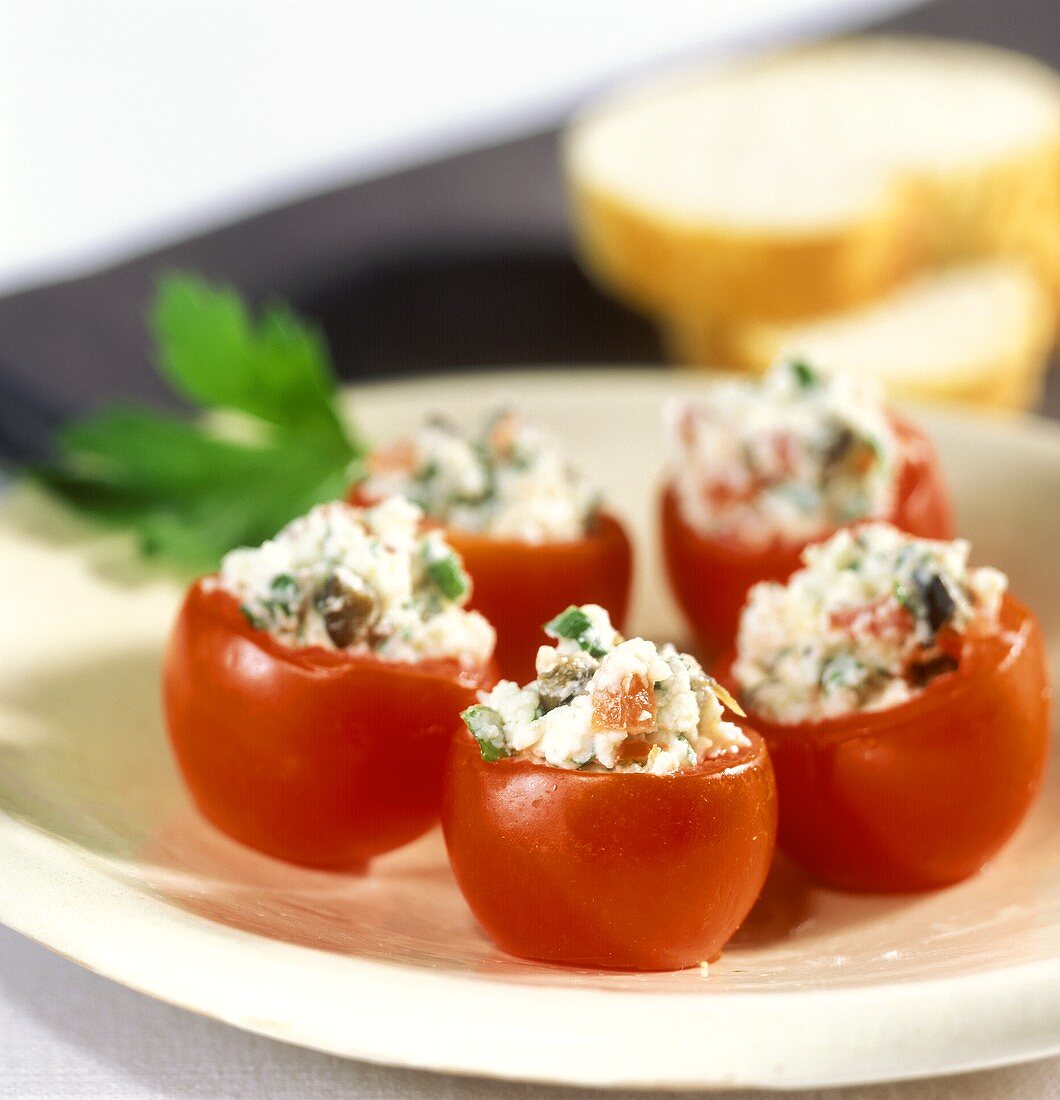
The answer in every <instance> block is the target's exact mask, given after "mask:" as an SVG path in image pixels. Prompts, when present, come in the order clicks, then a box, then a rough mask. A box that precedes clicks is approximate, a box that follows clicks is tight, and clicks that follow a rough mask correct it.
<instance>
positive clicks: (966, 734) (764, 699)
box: [723, 524, 1049, 891]
mask: <svg viewBox="0 0 1060 1100" xmlns="http://www.w3.org/2000/svg"><path fill="white" fill-rule="evenodd" d="M967 559H968V544H967V543H966V542H963V541H960V540H958V541H956V542H950V543H946V542H928V541H924V540H918V539H913V538H910V537H909V536H907V535H904V534H902V533H900V532H899V531H897V530H896V529H895V528H893V527H889V526H887V525H882V524H871V525H867V526H864V527H858V528H855V529H853V530H846V531H841V532H839V533H838V534H837V535H835V536H834V537H833V538H832V539H830V540H829V541H828V542H826V543H823V544H819V545H817V546H814V547H810V548H809V549H808V550H807V551H806V553H805V555H804V561H805V568H803V569H801V570H799V571H798V572H796V573H795V574H794V575H793V576H792V577H791V579H790V580H789V582H788V583H787V585H779V584H772V583H771V584H763V585H760V586H759V587H757V588H755V589H754V590H753V591H752V593H751V597H750V600H749V602H748V606H747V608H746V610H745V611H744V614H743V617H742V620H741V626H740V633H739V637H738V642H737V655H736V659H735V661H734V663H733V664H732V666H731V670H730V672H729V673H725V674H723V675H725V676H726V678H727V679H728V678H730V677H731V680H732V683H733V684H734V685H735V690H736V691H737V692H738V694H739V696H740V698H741V701H742V702H743V703H744V705H745V706H746V707H747V710H748V713H749V720H750V721H752V722H753V723H754V725H755V727H756V728H757V729H759V730H760V731H761V732H762V734H763V736H764V737H765V738H766V741H767V742H768V744H769V750H770V755H771V757H772V760H773V766H774V768H775V770H776V776H777V785H778V789H779V793H780V806H781V814H780V832H779V843H780V846H781V847H782V848H783V849H784V850H785V852H787V854H788V855H789V856H791V857H792V858H793V859H794V860H796V861H797V862H799V863H801V864H802V865H803V867H805V868H806V869H807V870H808V871H809V872H810V873H811V874H812V875H813V876H814V877H816V878H817V879H818V880H820V881H821V882H823V883H826V884H828V885H832V886H837V887H840V888H844V889H850V890H865V891H901V890H922V889H930V888H934V887H940V886H945V885H947V884H949V883H953V882H957V881H958V880H960V879H963V878H966V877H967V876H968V875H971V874H973V873H974V872H975V871H977V870H978V869H979V868H980V867H981V866H982V865H983V864H984V863H985V862H986V861H987V860H989V859H990V858H991V856H993V855H994V854H995V853H996V852H997V851H998V849H999V848H1000V847H1001V846H1002V844H1004V842H1005V841H1006V840H1007V839H1008V838H1009V836H1010V835H1011V834H1012V832H1013V831H1014V830H1015V828H1016V826H1017V825H1018V824H1019V822H1020V821H1021V819H1022V818H1023V816H1024V814H1025V813H1026V811H1027V808H1028V807H1029V805H1030V803H1031V801H1032V799H1033V798H1034V796H1035V794H1036V792H1037V791H1038V789H1039V787H1040V786H1041V782H1042V774H1043V770H1044V767H1045V762H1046V757H1047V753H1048V747H1049V687H1048V680H1047V674H1046V665H1045V647H1044V643H1043V639H1042V633H1041V630H1040V628H1039V626H1038V623H1037V621H1036V620H1035V618H1034V616H1033V615H1032V614H1031V613H1030V612H1029V611H1028V610H1027V609H1026V608H1025V607H1023V606H1022V605H1020V604H1019V603H1018V602H1017V601H1016V600H1014V599H1013V598H1012V597H1011V596H1009V595H1007V594H1006V592H1005V589H1006V584H1007V582H1006V579H1005V577H1004V575H1003V574H1001V573H999V572H998V571H997V570H994V569H986V568H980V569H970V568H969V567H968V564H967Z"/></svg>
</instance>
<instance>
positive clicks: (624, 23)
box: [0, 0, 912, 291]
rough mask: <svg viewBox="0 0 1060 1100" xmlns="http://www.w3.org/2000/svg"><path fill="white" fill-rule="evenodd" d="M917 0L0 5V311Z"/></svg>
mask: <svg viewBox="0 0 1060 1100" xmlns="http://www.w3.org/2000/svg"><path fill="white" fill-rule="evenodd" d="M911 2H912V0H343V2H337V0H179V2H178V0H164V2H162V0H91V2H85V0H0V291H2V290H4V289H9V288H11V287H12V286H14V285H17V284H21V283H24V282H26V281H28V280H31V279H33V278H36V277H42V276H45V275H50V274H59V273H63V272H67V271H69V270H71V268H73V267H77V266H82V265H86V264H97V263H101V262H104V261H106V260H108V259H113V258H116V257H118V256H120V255H121V254H122V253H124V252H126V251H128V250H130V249H136V248H143V247H147V246H149V245H152V244H159V243H163V242H164V241H166V240H167V239H169V238H172V237H174V236H180V235H183V234H184V233H186V232H188V231H190V230H192V229H196V228H202V227H205V226H209V225H211V224H214V223H216V222H217V221H221V220H224V219H226V218H228V217H231V216H234V215H235V214H236V213H238V212H245V211H247V210H248V209H249V208H252V207H257V206H261V205H265V204H268V203H270V202H274V201H279V200H281V199H283V198H286V197H290V196H293V195H297V194H300V193H304V192H305V191H307V190H310V189H314V188H317V187H320V186H324V185H329V184H336V183H340V182H343V181H346V180H349V179H351V178H354V177H356V176H359V175H364V174H367V173H371V172H376V171H379V170H382V169H385V168H387V167H393V166H395V165H398V164H404V163H407V162H409V161H412V160H417V159H423V158H425V157H429V156H430V155H432V154H438V153H440V152H445V151H450V150H452V149H454V148H459V147H462V146H466V145H473V144H476V143H480V142H484V141H488V140H490V139H492V138H496V137H499V136H501V135H507V134H511V133H517V132H519V131H522V130H528V129H531V128H533V127H536V126H540V125H543V124H546V123H550V122H554V121H555V120H556V119H558V118H560V117H562V115H563V113H564V112H565V111H566V110H567V109H569V107H570V106H571V105H572V104H573V103H574V102H576V101H577V99H578V98H579V97H580V96H582V95H584V94H585V93H586V92H588V91H591V90H594V89H597V88H599V87H601V86H603V84H605V83H606V82H607V81H609V80H613V79H615V78H616V76H619V75H622V74H626V73H629V72H631V71H634V70H638V69H641V68H644V67H648V66H651V65H652V64H656V63H658V62H659V61H660V60H664V59H668V58H674V57H680V56H696V55H703V54H708V53H711V52H718V51H722V50H731V49H734V48H745V47H747V46H749V45H753V44H759V43H762V42H773V41H777V40H779V39H781V38H784V37H792V36H795V35H807V34H810V33H813V32H815V31H818V30H821V29H825V28H831V27H835V26H838V25H842V24H850V23H854V22H857V21H858V20H864V19H868V18H869V17H870V16H872V15H876V14H879V13H881V12H884V11H887V10H890V9H893V8H898V7H902V6H906V5H908V4H909V3H911Z"/></svg>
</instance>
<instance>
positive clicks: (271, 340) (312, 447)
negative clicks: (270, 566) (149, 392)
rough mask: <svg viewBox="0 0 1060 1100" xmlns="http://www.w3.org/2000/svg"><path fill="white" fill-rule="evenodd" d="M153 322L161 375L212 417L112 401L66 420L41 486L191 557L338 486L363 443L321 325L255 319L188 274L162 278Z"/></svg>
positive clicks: (281, 312)
mask: <svg viewBox="0 0 1060 1100" xmlns="http://www.w3.org/2000/svg"><path fill="white" fill-rule="evenodd" d="M151 322H152V329H153V332H154V338H155V343H156V357H157V363H158V369H159V371H160V373H161V374H162V375H163V377H164V378H165V379H166V380H167V381H168V382H169V383H170V385H171V386H172V387H173V389H174V390H176V391H177V392H178V393H180V394H181V395H182V396H184V397H185V398H187V399H188V400H190V401H191V402H193V403H194V404H196V405H198V406H199V407H200V409H201V410H203V413H205V414H208V415H200V416H199V417H198V418H196V419H193V420H189V419H184V418H181V417H179V416H174V415H170V414H168V413H163V412H159V411H155V410H151V409H147V408H138V407H115V408H111V409H107V410H105V411H103V412H101V413H99V414H96V415H94V416H91V417H89V418H88V419H86V420H82V421H79V422H76V423H73V424H70V425H68V426H67V427H65V428H63V429H62V430H61V431H60V432H59V434H58V437H57V440H56V450H57V454H56V458H55V460H54V461H53V462H52V463H51V464H50V465H48V466H46V467H43V468H40V469H38V470H36V471H35V473H36V475H37V476H38V478H39V479H40V480H42V481H43V482H44V484H45V485H46V486H47V487H48V488H49V489H51V490H52V491H53V492H54V493H57V494H58V495H59V496H60V497H62V498H63V499H64V500H65V501H67V502H68V503H69V504H71V505H73V506H74V507H75V508H77V509H78V510H80V511H82V512H84V513H87V514H88V515H90V516H93V517H95V518H97V519H99V520H103V521H106V522H109V523H112V524H115V525H121V526H129V527H131V528H133V529H134V530H135V531H136V532H137V533H138V535H139V538H140V544H141V546H142V548H143V550H144V552H145V553H146V554H149V555H157V556H158V557H161V558H164V559H166V560H167V561H170V562H172V563H174V564H176V565H179V566H182V567H185V568H194V569H210V568H213V567H215V566H216V565H217V563H218V562H219V561H220V558H221V557H222V555H223V554H224V553H225V552H226V551H228V550H230V549H232V547H234V546H240V545H247V544H256V543H260V542H262V541H263V540H264V539H266V538H269V537H271V536H272V535H274V534H275V533H276V532H277V531H278V530H279V529H280V528H281V527H282V526H283V525H284V524H285V523H287V522H288V521H289V520H291V519H293V518H294V517H295V516H297V515H300V514H301V513H303V512H305V511H307V510H308V509H309V508H310V507H312V505H314V504H317V503H319V502H321V501H325V500H332V499H335V498H336V497H340V496H342V494H343V492H344V491H345V489H346V486H347V485H348V483H349V481H350V480H351V475H352V473H353V470H354V467H355V466H356V463H357V462H358V460H359V459H361V458H362V457H363V456H364V455H365V453H366V448H365V446H364V444H363V443H362V442H361V440H360V439H359V438H358V436H357V435H356V434H355V433H353V432H352V431H351V430H350V429H349V428H348V427H347V426H346V425H345V424H344V423H343V420H342V417H341V415H340V412H339V409H338V405H337V402H336V386H335V379H334V375H333V372H332V369H331V362H330V357H329V355H328V351H327V347H326V345H325V344H324V341H323V339H322V338H321V336H320V335H319V333H317V332H316V330H315V329H313V328H312V327H310V326H309V325H307V324H306V323H305V322H303V321H301V320H300V319H299V318H298V317H296V316H295V315H294V314H293V313H292V312H291V311H290V310H288V309H286V308H285V307H283V306H271V307H269V308H267V309H265V310H263V311H262V312H261V313H260V315H259V316H257V317H254V316H252V315H251V313H250V312H249V311H248V309H247V307H246V305H245V304H244V303H243V301H242V300H241V299H240V297H239V296H238V295H237V294H236V293H235V292H234V291H231V290H228V289H225V288H220V287H215V286H211V285H210V284H208V283H206V282H204V281H202V280H201V279H198V278H195V277H192V276H188V275H171V276H169V277H167V278H165V279H163V280H162V281H161V283H160V284H159V288H158V293H157V296H156V299H155V304H154V309H153V311H152V317H151Z"/></svg>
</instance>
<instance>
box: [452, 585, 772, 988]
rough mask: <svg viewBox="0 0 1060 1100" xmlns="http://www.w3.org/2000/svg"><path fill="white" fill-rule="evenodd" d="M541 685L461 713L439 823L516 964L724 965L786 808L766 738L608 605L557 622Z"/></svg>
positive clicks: (690, 667) (693, 670)
mask: <svg viewBox="0 0 1060 1100" xmlns="http://www.w3.org/2000/svg"><path fill="white" fill-rule="evenodd" d="M549 632H550V633H551V634H552V635H553V636H555V637H557V639H558V644H557V646H556V648H554V649H550V648H548V647H542V648H541V650H540V651H539V654H538V662H537V678H536V679H535V680H534V681H532V682H531V683H529V684H527V685H526V686H525V687H519V686H518V685H517V684H515V683H512V682H510V681H502V682H501V683H500V684H498V685H497V687H496V688H495V689H494V690H493V691H492V692H490V693H488V694H485V693H483V694H480V700H481V702H480V703H479V705H478V706H475V707H471V708H470V709H469V710H467V711H466V712H465V714H464V720H465V722H466V724H467V727H468V734H467V735H466V736H461V735H459V734H458V735H457V737H456V738H455V739H454V741H453V747H452V750H451V752H450V757H449V765H448V769H447V772H446V781H445V794H444V800H443V808H442V827H443V829H444V831H445V840H446V845H447V847H448V850H449V858H450V861H451V862H452V866H453V872H454V874H455V875H456V880H457V883H458V884H459V886H460V889H461V890H462V891H463V894H464V897H465V898H466V899H467V902H468V905H469V906H470V907H471V910H472V911H473V912H474V914H475V916H476V917H477V918H478V920H479V922H480V923H481V925H482V927H483V928H484V929H485V930H486V932H487V933H488V934H489V935H490V936H491V937H492V938H493V940H494V941H495V942H496V943H497V944H498V946H500V947H501V948H503V949H504V950H506V951H509V952H511V953H512V954H514V955H519V956H522V957H525V958H532V959H542V960H547V961H550V962H556V963H564V964H569V965H575V966H592V967H601V968H614V969H626V970H672V969H679V968H681V967H686V966H694V965H696V964H698V963H701V962H705V961H709V960H711V959H713V958H715V957H716V956H717V954H718V952H719V951H720V950H721V948H722V946H723V945H724V944H725V942H726V941H727V940H728V939H729V937H730V936H731V935H732V934H733V932H734V931H735V930H736V929H737V928H738V927H739V925H740V923H741V922H742V921H743V919H744V917H745V916H746V915H747V913H748V911H749V910H750V908H751V906H752V905H753V904H754V901H755V899H756V898H757V897H758V894H759V892H760V891H761V889H762V885H763V883H764V881H765V877H766V873H767V871H768V869H769V864H770V861H771V859H772V855H773V845H774V835H775V829H776V813H777V808H776V796H775V790H774V785H773V773H772V769H771V767H770V763H769V757H768V754H767V753H766V750H765V747H764V744H763V742H762V739H761V738H760V737H759V736H758V735H757V734H756V733H754V732H751V731H749V730H745V729H742V728H741V727H740V726H738V725H736V724H734V723H733V722H731V721H728V720H726V719H725V717H724V710H725V707H726V706H727V705H730V704H731V705H733V706H735V704H734V703H733V702H732V700H731V698H730V697H729V696H728V694H727V692H725V691H724V689H723V688H721V687H720V685H718V684H717V683H716V682H715V681H713V680H712V679H711V678H710V677H708V676H706V675H705V674H704V672H703V670H702V669H701V668H700V666H699V665H698V663H697V662H696V661H695V659H694V658H692V657H690V656H689V655H688V654H683V653H678V652H677V650H676V649H674V647H673V646H670V645H664V646H659V647H656V646H655V645H653V644H652V643H651V642H648V641H645V640H644V639H642V638H632V639H630V640H628V641H623V640H622V638H621V636H620V635H618V634H617V633H616V632H615V630H614V629H613V627H612V626H611V624H610V621H609V619H608V617H607V614H606V612H604V611H602V609H600V608H598V607H592V606H586V607H581V608H569V609H568V610H567V611H566V612H565V613H564V614H563V615H560V616H559V617H558V618H557V619H555V620H553V622H552V623H550V624H549Z"/></svg>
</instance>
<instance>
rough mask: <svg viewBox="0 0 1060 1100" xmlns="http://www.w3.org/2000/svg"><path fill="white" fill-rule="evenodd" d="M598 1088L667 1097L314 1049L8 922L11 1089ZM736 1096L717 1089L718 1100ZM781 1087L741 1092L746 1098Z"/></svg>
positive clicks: (151, 1092) (5, 1000) (1059, 1074)
mask: <svg viewBox="0 0 1060 1100" xmlns="http://www.w3.org/2000/svg"><path fill="white" fill-rule="evenodd" d="M0 888H2V884H0ZM594 1095H602V1096H607V1097H614V1098H615V1100H624V1098H629V1097H633V1096H636V1097H644V1098H645V1100H647V1098H648V1097H654V1098H658V1097H659V1096H661V1095H663V1094H660V1093H639V1092H638V1093H603V1094H600V1093H594V1092H591V1091H586V1090H574V1091H572V1090H570V1089H556V1088H550V1087H546V1086H541V1085H529V1084H516V1083H508V1082H497V1081H487V1080H476V1079H470V1078H457V1077H447V1076H441V1075H437V1074H430V1073H423V1072H419V1071H415V1070H403V1069H389V1068H385V1067H382V1066H372V1065H367V1064H365V1063H361V1062H347V1061H343V1060H342V1059H339V1058H332V1057H329V1056H327V1055H323V1054H315V1053H313V1052H312V1051H308V1050H301V1049H299V1048H297V1047H290V1046H285V1045H284V1044H282V1043H277V1042H273V1041H272V1040H270V1039H263V1038H260V1037H259V1036H256V1035H249V1034H246V1033H245V1032H242V1031H238V1030H236V1029H235V1028H232V1027H228V1026H227V1025H225V1024H221V1023H217V1022H215V1021H213V1020H207V1019H203V1018H201V1017H199V1016H194V1015H192V1014H191V1013H188V1012H184V1011H182V1010H181V1009H177V1008H172V1007H170V1006H169V1005H164V1004H160V1003H158V1002H156V1001H153V1000H151V999H150V998H148V997H145V996H142V995H141V994H138V993H133V992H132V991H131V990H128V989H125V988H123V987H122V986H118V985H115V984H114V983H113V982H110V981H108V980H107V979H105V978H101V977H99V976H98V975H96V974H92V973H89V972H88V971H87V970H83V969H82V968H81V967H79V966H77V965H76V964H74V963H71V962H68V961H67V960H66V959H62V958H60V957H58V956H57V955H54V954H52V953H51V952H50V951H47V950H46V949H45V948H43V947H40V946H38V945H37V944H35V943H31V942H30V941H29V940H27V939H25V938H23V937H22V936H19V935H17V934H15V933H14V932H11V931H9V930H7V929H5V928H0V1096H2V1097H4V1098H8V1097H18V1098H23V1097H25V1098H28V1097H47V1098H48V1100H67V1098H71V1100H72V1098H75V1097H76V1098H82V1097H106V1098H108V1100H132V1098H136V1100H140V1098H146V1097H179V1098H181V1100H185V1098H194V1097H211V1098H217V1100H224V1098H227V1097H233V1098H236V1097H238V1098H239V1100H246V1098H251V1097H253V1098H254V1100H286V1098H288V1097H291V1098H294V1097H298V1098H299V1100H315V1098H321V1100H327V1098H330V1097H336V1098H338V1097H342V1100H359V1098H361V1097H372V1098H376V1097H393V1098H399V1100H406V1098H407V1100H413V1098H415V1100H443V1098H444V1100H449V1098H456V1097H461V1098H467V1100H479V1098H486V1097H500V1098H504V1100H508V1098H514V1100H533V1098H537V1097H541V1098H548V1100H558V1098H560V1097H564V1098H567V1097H570V1098H574V1097H588V1096H594ZM666 1095H670V1094H666ZM735 1095H737V1094H733V1093H724V1094H723V1093H715V1094H712V1096H713V1097H714V1098H717V1100H726V1098H730V1097H734V1096H735ZM775 1095H776V1094H775V1093H773V1094H767V1093H757V1092H756V1093H749V1092H744V1093H740V1094H739V1096H740V1097H741V1100H752V1098H753V1097H766V1096H775ZM798 1095H799V1096H801V1097H805V1098H806V1100H855V1098H857V1100H987V1098H989V1100H1056V1098H1060V1059H1053V1060H1050V1061H1047V1062H1039V1063H1036V1064H1032V1065H1028V1066H1020V1067H1013V1068H1009V1069H999V1070H990V1071H987V1072H983V1073H977V1074H971V1075H967V1076H963V1077H947V1078H939V1079H936V1080H933V1081H920V1082H910V1083H906V1084H900V1085H898V1084H896V1085H879V1086H876V1087H873V1088H848V1089H840V1090H826V1091H823V1092H818V1091H815V1092H809V1093H800V1094H798Z"/></svg>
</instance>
